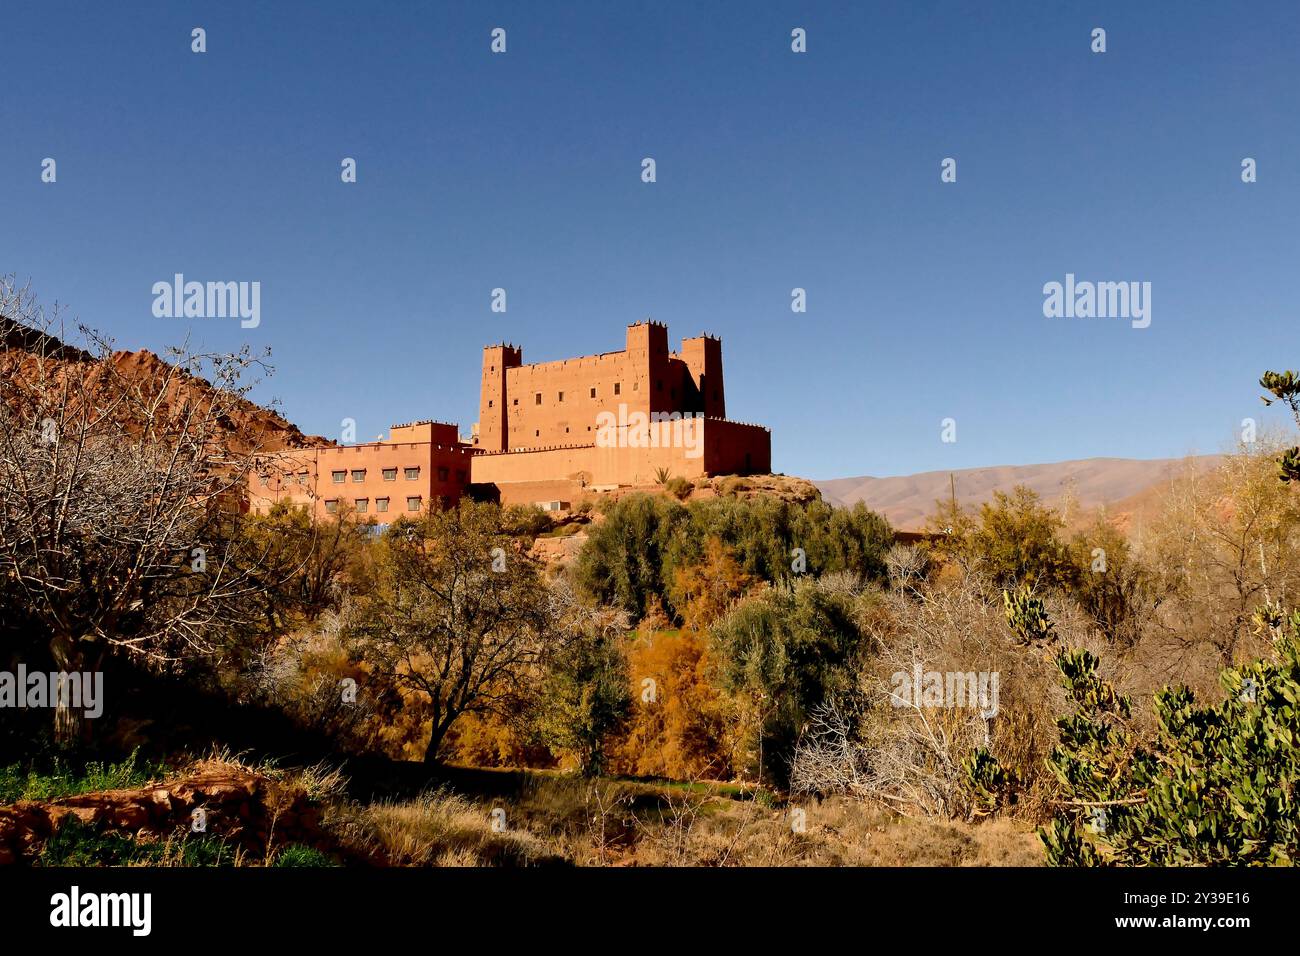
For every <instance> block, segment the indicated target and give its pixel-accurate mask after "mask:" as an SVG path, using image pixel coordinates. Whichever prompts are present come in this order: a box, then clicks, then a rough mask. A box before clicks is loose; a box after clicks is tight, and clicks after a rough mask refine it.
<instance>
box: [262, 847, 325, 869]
mask: <svg viewBox="0 0 1300 956" xmlns="http://www.w3.org/2000/svg"><path fill="white" fill-rule="evenodd" d="M271 865H272V866H277V867H293V868H306V867H328V866H339V865H340V864H339V862H338V860H336V859H335V858H334V857H332V856H330V855H329V854H328V853H325V852H324V851H322V850H318V849H316V848H315V847H311V846H303V845H302V844H301V843H290V844H289V845H288V846H286V847H283V848H281V850H280V852H279V853H277V854H276V855H275V862H274V863H272V864H271Z"/></svg>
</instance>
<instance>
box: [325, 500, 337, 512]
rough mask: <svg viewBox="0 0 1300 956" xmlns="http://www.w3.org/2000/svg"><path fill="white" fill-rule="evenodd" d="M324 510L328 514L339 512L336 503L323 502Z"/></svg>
mask: <svg viewBox="0 0 1300 956" xmlns="http://www.w3.org/2000/svg"><path fill="white" fill-rule="evenodd" d="M325 510H326V511H327V512H329V513H330V514H333V513H334V512H336V511H338V510H339V503H338V502H337V501H327V502H325Z"/></svg>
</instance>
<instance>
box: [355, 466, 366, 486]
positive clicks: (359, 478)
mask: <svg viewBox="0 0 1300 956" xmlns="http://www.w3.org/2000/svg"><path fill="white" fill-rule="evenodd" d="M352 480H353V481H355V482H357V483H358V484H360V483H361V482H363V481H365V480H366V470H365V469H364V468H353V469H352Z"/></svg>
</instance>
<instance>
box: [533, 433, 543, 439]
mask: <svg viewBox="0 0 1300 956" xmlns="http://www.w3.org/2000/svg"><path fill="white" fill-rule="evenodd" d="M533 437H534V438H541V437H542V433H541V432H533Z"/></svg>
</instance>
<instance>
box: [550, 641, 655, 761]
mask: <svg viewBox="0 0 1300 956" xmlns="http://www.w3.org/2000/svg"><path fill="white" fill-rule="evenodd" d="M631 706H632V695H631V693H630V691H629V683H628V670H627V658H626V656H625V654H624V651H623V636H622V634H621V633H619V631H618V630H617V629H616V628H612V627H592V626H588V627H586V628H584V629H583V631H582V632H581V633H579V634H578V635H577V636H576V637H575V638H574V639H573V640H571V641H569V642H567V644H566V645H565V646H564V647H563V649H561V650H560V651H559V652H558V653H557V654H556V655H555V658H554V660H553V661H552V663H551V665H550V667H549V669H548V673H547V676H546V678H545V680H544V681H543V683H542V687H541V697H540V702H539V704H538V720H537V728H538V731H539V733H540V736H541V738H542V740H543V741H544V742H545V743H546V745H547V746H548V747H550V748H551V750H552V751H553V752H554V751H565V752H568V753H571V754H573V755H574V756H575V757H576V758H577V761H578V769H579V771H580V772H581V773H582V774H583V775H584V776H588V777H594V776H597V775H599V774H601V773H603V772H604V769H605V757H606V754H605V744H606V741H607V740H608V739H609V738H610V736H611V735H612V734H614V733H615V732H617V731H618V730H619V729H620V728H621V727H622V726H623V724H624V722H625V721H626V719H627V716H628V713H629V710H630V708H631Z"/></svg>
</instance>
